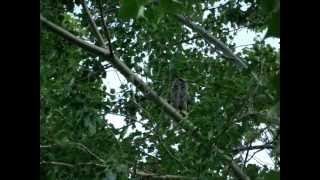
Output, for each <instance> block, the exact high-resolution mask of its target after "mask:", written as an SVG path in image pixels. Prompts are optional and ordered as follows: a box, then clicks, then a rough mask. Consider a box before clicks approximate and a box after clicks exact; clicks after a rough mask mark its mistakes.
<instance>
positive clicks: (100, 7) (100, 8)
mask: <svg viewBox="0 0 320 180" xmlns="http://www.w3.org/2000/svg"><path fill="white" fill-rule="evenodd" d="M98 6H99V10H100V16H101V18H100V19H101V23H102V25H103V26H102V27H103V29H104V31H105V33H106V37H107V41H108V46H109V50H110V53H111V56H113V48H112V45H111V40H110V34H109V31H108V27H107V22H106V21H105V20H104V17H105V15H104V13H103V8H102V2H101V0H99V3H98Z"/></svg>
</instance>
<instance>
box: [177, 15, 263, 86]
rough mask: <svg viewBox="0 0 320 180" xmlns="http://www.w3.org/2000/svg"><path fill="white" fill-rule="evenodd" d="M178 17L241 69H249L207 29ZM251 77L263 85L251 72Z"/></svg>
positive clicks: (178, 16)
mask: <svg viewBox="0 0 320 180" xmlns="http://www.w3.org/2000/svg"><path fill="white" fill-rule="evenodd" d="M174 16H175V17H176V19H177V20H178V21H179V22H180V23H182V24H184V25H186V26H188V27H189V28H191V29H192V30H193V31H195V32H197V33H198V34H199V35H200V36H202V38H203V39H204V40H205V41H207V42H208V43H210V44H213V45H214V46H215V47H216V48H217V49H219V50H220V51H222V52H223V54H224V55H225V56H226V57H227V58H229V57H230V58H231V59H233V60H234V61H235V63H236V65H237V66H238V67H239V68H244V69H247V68H248V65H247V64H246V63H245V62H244V61H243V60H242V59H241V58H240V57H238V56H237V55H235V54H234V53H233V52H232V50H231V49H230V48H228V47H227V45H225V44H224V43H223V42H221V41H220V40H219V39H217V38H215V37H214V36H212V35H211V34H210V33H209V32H207V31H206V30H205V29H203V28H202V27H200V26H198V25H196V24H195V23H193V22H192V21H191V20H189V19H187V18H185V17H183V16H181V15H174ZM251 75H252V76H253V78H254V79H255V80H256V81H257V82H258V84H259V85H261V84H262V82H261V80H260V79H259V78H258V76H257V74H256V73H255V72H252V71H251Z"/></svg>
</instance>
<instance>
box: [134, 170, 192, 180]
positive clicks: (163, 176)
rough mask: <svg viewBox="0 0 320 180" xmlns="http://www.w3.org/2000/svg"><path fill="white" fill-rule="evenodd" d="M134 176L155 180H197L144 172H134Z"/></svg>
mask: <svg viewBox="0 0 320 180" xmlns="http://www.w3.org/2000/svg"><path fill="white" fill-rule="evenodd" d="M136 175H139V176H144V177H151V178H157V179H197V178H195V177H187V176H179V175H158V174H155V173H149V172H144V171H141V170H136Z"/></svg>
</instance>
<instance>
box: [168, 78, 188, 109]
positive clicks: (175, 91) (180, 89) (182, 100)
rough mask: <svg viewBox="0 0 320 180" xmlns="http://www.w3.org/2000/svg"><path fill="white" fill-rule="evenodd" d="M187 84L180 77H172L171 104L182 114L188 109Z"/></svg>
mask: <svg viewBox="0 0 320 180" xmlns="http://www.w3.org/2000/svg"><path fill="white" fill-rule="evenodd" d="M188 99H189V95H188V84H187V82H186V81H185V80H183V79H181V78H178V77H176V78H174V80H173V82H172V86H171V104H172V106H173V107H174V108H176V109H177V110H178V111H179V112H180V113H182V114H184V115H185V113H186V112H187V109H188Z"/></svg>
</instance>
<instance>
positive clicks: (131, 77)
mask: <svg viewBox="0 0 320 180" xmlns="http://www.w3.org/2000/svg"><path fill="white" fill-rule="evenodd" d="M40 20H41V21H42V22H43V23H44V24H46V25H47V26H48V28H49V29H51V30H52V31H53V32H55V33H57V34H59V35H61V36H62V37H64V38H65V39H67V40H69V41H71V42H73V43H75V44H77V45H78V46H79V47H82V48H84V49H86V50H88V51H90V52H92V53H94V54H96V55H99V56H102V57H106V58H107V60H108V61H109V62H110V63H111V64H112V65H113V66H114V68H116V69H117V70H118V71H120V73H121V74H122V75H123V76H124V77H126V78H127V80H128V81H130V82H132V83H133V84H134V85H135V86H137V87H138V89H140V90H141V91H142V92H143V93H144V94H145V95H146V96H147V97H149V98H150V99H152V100H153V101H154V102H155V103H156V104H157V105H159V106H161V107H162V108H163V110H164V111H165V112H166V113H167V114H169V115H170V116H172V117H173V118H174V120H175V121H176V122H177V123H179V122H181V123H180V124H181V125H182V127H183V128H184V129H185V130H187V131H195V135H196V136H197V138H201V137H202V136H201V134H200V132H199V131H197V130H196V128H195V127H194V126H193V124H192V122H190V121H189V120H187V119H184V118H183V117H182V116H181V114H180V113H178V112H177V111H176V110H175V109H174V108H173V107H172V106H171V105H170V104H168V103H167V102H166V101H165V100H164V99H163V98H162V97H160V96H158V95H157V93H156V92H155V91H153V90H152V89H151V88H150V87H149V86H148V85H147V84H146V83H145V82H143V81H142V80H141V79H140V78H139V77H138V76H136V75H135V74H134V73H133V72H132V71H131V70H130V69H129V68H128V67H127V66H126V65H125V64H124V63H123V62H122V61H120V59H119V58H118V57H117V56H110V55H111V53H110V51H109V50H108V49H105V48H101V47H98V46H95V45H92V44H89V43H87V42H86V41H84V40H82V39H79V38H77V37H76V36H74V35H73V34H71V33H70V32H68V31H66V30H64V29H63V28H61V27H59V26H57V25H56V24H54V23H52V22H51V21H49V20H47V19H46V18H44V17H43V16H42V15H41V14H40ZM216 149H217V150H218V151H219V152H221V154H222V155H223V156H224V157H225V159H227V160H228V161H229V162H231V164H232V165H231V167H232V168H233V169H234V171H235V173H236V175H237V177H239V178H240V179H242V180H248V179H249V178H247V177H246V175H244V173H243V172H242V171H241V169H240V167H239V166H238V165H237V164H235V163H234V162H233V161H232V159H231V158H230V157H229V156H227V155H225V153H224V152H223V151H222V150H220V149H218V148H216Z"/></svg>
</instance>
